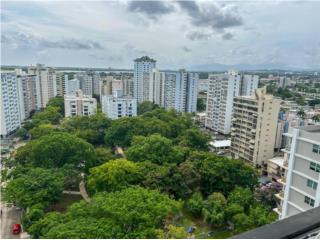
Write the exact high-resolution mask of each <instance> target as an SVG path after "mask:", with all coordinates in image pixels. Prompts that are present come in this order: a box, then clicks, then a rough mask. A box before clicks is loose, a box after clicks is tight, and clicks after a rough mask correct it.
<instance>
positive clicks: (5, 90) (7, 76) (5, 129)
mask: <svg viewBox="0 0 320 240" xmlns="http://www.w3.org/2000/svg"><path fill="white" fill-rule="evenodd" d="M0 114H1V118H0V119H1V122H0V125H1V132H0V135H1V138H3V137H6V136H8V135H10V134H11V133H12V132H14V131H15V130H17V129H18V128H20V125H21V120H20V108H19V98H18V89H17V79H16V74H15V72H1V86H0Z"/></svg>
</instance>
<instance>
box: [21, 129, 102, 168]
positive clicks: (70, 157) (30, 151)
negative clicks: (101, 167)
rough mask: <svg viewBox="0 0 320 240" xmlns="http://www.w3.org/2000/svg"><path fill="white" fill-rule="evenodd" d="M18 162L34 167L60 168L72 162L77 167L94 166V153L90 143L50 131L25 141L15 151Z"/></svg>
mask: <svg viewBox="0 0 320 240" xmlns="http://www.w3.org/2000/svg"><path fill="white" fill-rule="evenodd" d="M17 160H18V161H20V163H29V164H31V165H33V166H35V167H43V168H60V167H62V166H64V165H65V164H72V165H73V166H74V167H76V168H78V169H85V170H87V171H88V169H89V168H91V167H94V166H96V160H97V159H96V155H95V152H94V149H93V147H92V145H91V144H89V143H87V142H85V141H84V140H82V139H80V138H77V137H75V136H72V135H70V134H68V133H62V132H59V133H52V134H50V135H46V136H42V137H40V138H38V139H36V140H33V141H31V142H29V143H27V144H26V145H25V146H24V147H23V148H21V149H19V150H18V152H17Z"/></svg>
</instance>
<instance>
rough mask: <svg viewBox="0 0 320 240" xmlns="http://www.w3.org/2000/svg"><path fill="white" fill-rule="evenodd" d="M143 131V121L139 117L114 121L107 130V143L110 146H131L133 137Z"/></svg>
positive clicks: (105, 138)
mask: <svg viewBox="0 0 320 240" xmlns="http://www.w3.org/2000/svg"><path fill="white" fill-rule="evenodd" d="M142 130H143V123H142V119H141V118H139V117H130V118H129V117H124V118H120V119H117V120H114V121H113V122H112V124H111V126H110V128H108V129H107V130H106V133H105V137H104V140H105V143H106V144H107V145H108V146H120V147H128V146H130V143H131V140H132V138H133V136H135V135H140V133H141V132H142Z"/></svg>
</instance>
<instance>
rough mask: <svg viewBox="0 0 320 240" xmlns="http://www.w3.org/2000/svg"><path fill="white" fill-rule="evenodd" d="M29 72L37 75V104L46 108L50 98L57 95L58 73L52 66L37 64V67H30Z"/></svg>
mask: <svg viewBox="0 0 320 240" xmlns="http://www.w3.org/2000/svg"><path fill="white" fill-rule="evenodd" d="M28 74H31V75H36V76H37V77H38V78H37V83H36V89H37V104H38V106H37V107H38V108H45V107H46V106H47V103H48V101H49V99H50V98H54V97H55V96H56V95H57V89H56V74H55V72H54V70H53V69H52V68H49V67H44V65H42V64H37V66H36V67H30V68H28Z"/></svg>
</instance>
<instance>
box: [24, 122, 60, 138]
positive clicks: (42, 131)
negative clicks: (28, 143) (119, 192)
mask: <svg viewBox="0 0 320 240" xmlns="http://www.w3.org/2000/svg"><path fill="white" fill-rule="evenodd" d="M57 131H59V130H58V129H57V128H56V127H54V126H53V125H52V124H50V123H47V124H40V125H39V126H37V127H34V128H32V129H31V130H30V134H31V137H32V139H37V138H40V137H42V136H45V135H49V134H50V133H53V132H57Z"/></svg>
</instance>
